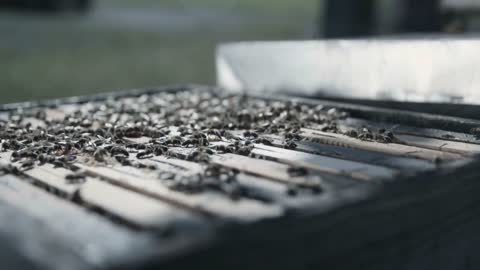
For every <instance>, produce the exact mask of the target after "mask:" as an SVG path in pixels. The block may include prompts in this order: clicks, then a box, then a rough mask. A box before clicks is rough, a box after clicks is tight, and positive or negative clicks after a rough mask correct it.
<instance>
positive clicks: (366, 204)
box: [0, 86, 480, 269]
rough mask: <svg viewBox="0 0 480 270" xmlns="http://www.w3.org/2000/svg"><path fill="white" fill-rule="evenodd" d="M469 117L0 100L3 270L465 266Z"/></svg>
mask: <svg viewBox="0 0 480 270" xmlns="http://www.w3.org/2000/svg"><path fill="white" fill-rule="evenodd" d="M479 135H480V122H479V121H476V120H468V119H462V118H454V117H445V116H437V115H432V114H420V113H413V112H408V111H400V110H390V109H379V108H375V107H369V106H360V105H354V104H347V103H338V102H332V101H325V100H310V99H301V98H293V97H281V96H275V97H272V96H268V97H265V96H243V95H232V94H228V93H222V92H221V91H219V90H217V89H213V88H209V87H204V86H182V87H167V88H164V89H151V90H135V91H130V92H127V93H121V94H107V95H100V96H94V97H82V98H70V99H63V100H53V101H47V102H42V103H24V104H12V105H4V106H3V107H1V112H0V140H1V152H0V166H1V171H2V175H1V176H0V224H1V226H0V240H1V242H0V243H1V244H0V249H1V251H2V252H0V261H1V262H2V265H3V267H6V268H5V269H97V268H101V269H104V268H108V269H110V268H111V269H148V268H151V269H158V268H159V267H168V269H170V268H174V269H183V268H188V269H190V268H192V267H197V268H198V267H202V268H203V267H208V268H214V269H216V268H219V269H225V268H227V267H228V268H229V269H247V268H248V267H249V268H251V269H259V268H260V267H266V268H268V269H318V268H321V267H322V268H325V269H462V268H465V269H475V268H476V267H478V266H479V265H480V259H479V256H476V254H477V251H476V248H477V247H478V244H479V240H480V236H479V234H478V233H476V231H477V227H478V225H479V224H480V219H479V218H478V214H479V211H480V203H479V202H477V200H479V199H478V193H479V191H480V182H479V181H478V179H479V172H478V165H479V161H478V158H477V155H476V154H477V152H480V141H479V140H478V138H479V137H478V136H479Z"/></svg>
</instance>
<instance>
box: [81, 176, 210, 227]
mask: <svg viewBox="0 0 480 270" xmlns="http://www.w3.org/2000/svg"><path fill="white" fill-rule="evenodd" d="M79 196H80V198H81V199H82V201H83V202H86V203H87V204H89V205H93V206H95V207H99V208H101V209H103V210H105V211H107V212H108V213H113V214H114V215H116V216H118V217H121V218H122V219H124V220H127V221H128V222H133V223H134V224H136V225H137V226H140V227H145V228H156V229H173V228H175V229H179V228H180V229H181V228H183V227H186V228H190V229H191V228H193V227H195V226H196V227H197V229H198V227H199V225H205V224H206V223H205V221H204V220H202V219H200V218H199V217H198V216H195V215H194V214H192V213H188V212H186V211H184V210H182V209H179V208H178V207H175V206H173V205H171V204H167V203H165V202H161V201H158V200H155V199H151V198H149V197H146V196H144V195H142V194H138V193H135V192H132V191H129V190H126V189H124V188H120V187H117V186H113V185H111V184H109V183H107V182H103V181H100V180H98V179H94V178H88V179H87V182H86V183H85V184H84V185H82V188H81V189H80V193H79Z"/></svg>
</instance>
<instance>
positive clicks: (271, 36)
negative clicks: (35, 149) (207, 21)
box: [0, 0, 315, 103]
mask: <svg viewBox="0 0 480 270" xmlns="http://www.w3.org/2000/svg"><path fill="white" fill-rule="evenodd" d="M181 2H182V4H181V5H182V6H181V7H180V6H178V3H179V1H178V0H166V1H161V4H159V3H160V1H152V0H138V1H134V0H116V1H113V0H112V1H107V0H104V2H102V7H101V8H109V7H114V8H145V7H148V10H150V11H152V10H155V8H159V9H161V8H163V7H168V8H170V9H172V8H173V9H175V8H185V7H189V8H192V7H193V8H203V9H212V8H218V9H222V8H226V6H224V5H222V4H221V3H222V1H220V0H205V1H197V0H182V1H181ZM314 2H315V1H313V0H306V1H287V0H278V1H276V0H264V1H255V0H243V1H237V2H236V4H235V5H234V6H231V5H230V6H228V7H230V8H231V11H230V12H235V14H237V15H238V14H245V16H252V14H254V15H253V16H258V17H259V18H258V21H256V20H254V21H253V22H250V23H247V24H245V25H244V26H243V27H240V28H233V29H225V30H224V31H218V30H216V31H214V30H211V29H209V28H208V25H206V26H192V28H191V29H190V30H188V31H179V32H175V31H173V32H172V31H151V30H148V29H146V30H145V31H144V30H142V29H130V28H129V29H121V28H115V27H112V28H111V29H110V28H108V27H99V28H98V29H96V28H95V27H93V28H92V27H85V26H84V23H83V22H82V20H88V17H85V18H74V19H72V18H63V17H59V18H43V17H40V18H37V17H34V20H40V21H39V26H38V27H37V26H35V27H32V25H35V24H36V23H35V22H33V23H32V22H29V20H31V18H29V17H28V16H19V17H13V18H10V15H6V18H7V19H5V15H4V17H3V18H2V17H0V35H2V39H4V41H9V40H10V41H11V42H10V43H11V44H10V45H5V44H3V45H2V44H1V43H0V74H2V75H1V76H0V94H1V99H0V103H9V102H16V101H23V100H37V99H45V98H53V97H64V96H73V95H86V94H93V93H98V92H102V91H115V90H125V89H131V88H141V87H151V86H158V85H164V84H176V83H200V84H214V83H215V79H214V78H215V75H214V74H215V70H214V50H215V46H216V44H218V43H220V42H225V41H239V40H283V39H299V38H304V37H307V35H308V33H306V31H308V28H309V27H312V25H310V23H311V24H313V21H314V16H315V11H314V6H315V3H314ZM200 3H201V4H200ZM189 4H191V5H189ZM109 5H111V6H109ZM105 6H106V7H105ZM99 8H100V7H99ZM290 12H294V13H295V15H293V13H290ZM255 14H262V15H255ZM0 16H2V15H0ZM249 18H250V17H249ZM253 18H255V17H253ZM9 20H15V21H14V22H9ZM19 20H24V21H23V22H20V23H19ZM249 20H251V19H249ZM220 23H221V22H220ZM2 24H3V25H2ZM12 40H13V41H12ZM17 40H20V41H17ZM16 43H18V44H16ZM6 44H8V42H7V43H6Z"/></svg>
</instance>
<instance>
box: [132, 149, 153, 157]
mask: <svg viewBox="0 0 480 270" xmlns="http://www.w3.org/2000/svg"><path fill="white" fill-rule="evenodd" d="M136 157H137V158H138V159H147V158H151V157H153V151H152V150H145V151H141V152H138V153H137V155H136Z"/></svg>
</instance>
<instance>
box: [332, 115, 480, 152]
mask: <svg viewBox="0 0 480 270" xmlns="http://www.w3.org/2000/svg"><path fill="white" fill-rule="evenodd" d="M343 122H348V123H351V125H350V126H347V125H345V124H340V125H339V128H340V130H342V131H343V132H346V131H348V130H349V129H351V128H352V127H353V128H360V127H362V126H367V127H369V128H372V127H373V128H375V129H380V128H384V129H385V128H391V129H392V130H393V131H394V132H395V137H396V138H397V139H398V140H400V143H402V144H405V145H410V146H416V147H421V148H427V149H433V150H438V151H446V152H451V153H457V154H462V155H466V154H476V153H479V152H480V144H476V143H472V142H473V141H472V140H470V142H468V143H467V142H461V141H458V139H457V137H460V138H463V139H467V138H466V135H467V134H464V133H456V132H451V133H449V132H446V131H443V132H442V131H440V130H422V129H419V130H417V131H416V132H408V131H412V130H415V128H412V127H408V126H400V127H398V126H396V125H392V124H390V125H388V124H385V125H383V124H378V123H374V122H370V121H361V120H357V121H354V120H350V121H348V120H345V121H343ZM361 123H363V124H365V125H361ZM369 123H370V124H372V125H366V124H369ZM402 130H403V131H407V132H406V134H405V132H402ZM409 133H415V134H409ZM424 134H425V135H424ZM428 135H431V136H428ZM441 136H444V137H441ZM445 136H447V137H445ZM477 143H478V142H477Z"/></svg>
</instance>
